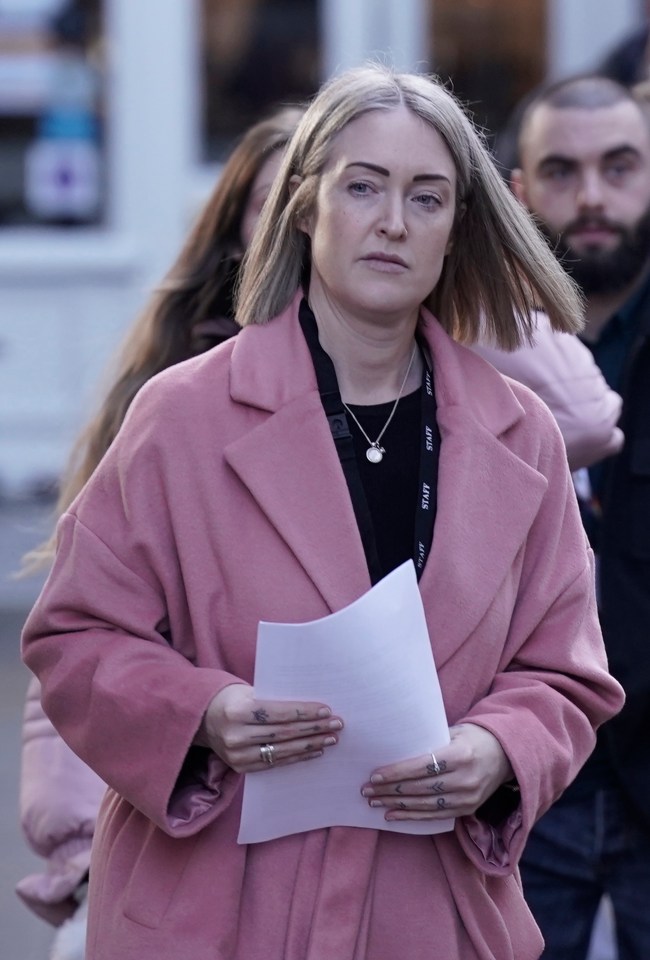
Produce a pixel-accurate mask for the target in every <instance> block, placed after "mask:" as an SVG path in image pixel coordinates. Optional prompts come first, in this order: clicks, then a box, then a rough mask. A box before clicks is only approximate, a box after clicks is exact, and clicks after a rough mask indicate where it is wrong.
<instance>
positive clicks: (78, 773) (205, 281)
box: [17, 107, 301, 960]
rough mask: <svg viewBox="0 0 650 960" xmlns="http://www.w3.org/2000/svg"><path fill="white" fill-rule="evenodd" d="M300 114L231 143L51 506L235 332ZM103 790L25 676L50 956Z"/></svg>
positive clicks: (68, 942) (69, 929)
mask: <svg viewBox="0 0 650 960" xmlns="http://www.w3.org/2000/svg"><path fill="white" fill-rule="evenodd" d="M300 116H301V110H300V109H299V108H297V107H296V108H292V107H285V108H281V109H278V110H277V111H276V112H275V113H273V114H272V115H270V116H269V117H268V118H267V119H264V120H262V121H260V122H259V123H257V124H255V125H254V126H253V127H252V128H250V129H249V130H248V132H247V133H246V134H245V135H244V136H243V138H242V139H241V141H240V143H239V144H238V145H237V146H236V147H235V149H234V150H233V152H232V154H231V155H230V157H229V159H228V161H227V162H226V164H225V166H224V168H223V170H222V171H221V174H220V176H219V180H218V182H217V184H216V186H215V188H214V191H213V193H212V195H211V197H210V198H209V200H208V201H207V203H206V205H205V207H204V209H203V211H202V213H201V214H200V216H199V217H198V219H197V222H196V224H195V226H194V227H193V229H192V231H191V232H190V234H189V235H188V238H187V240H186V242H185V244H184V247H183V249H182V251H181V253H180V255H179V257H178V259H177V260H176V263H175V264H174V266H173V267H172V268H171V270H170V271H169V273H168V274H167V276H166V278H165V280H164V281H163V282H162V284H161V286H160V288H159V290H158V291H157V292H156V293H155V295H154V296H153V297H152V299H151V302H150V303H149V304H148V306H147V307H146V308H145V310H144V311H143V313H142V314H141V316H140V317H139V318H138V319H137V320H136V321H135V323H134V324H133V327H132V328H131V330H130V332H129V334H128V337H127V339H126V342H125V345H124V347H123V350H122V352H121V355H120V359H119V363H118V366H117V370H116V372H115V375H114V380H113V385H112V387H111V388H110V390H109V391H108V394H107V396H106V399H105V400H104V402H103V404H102V406H101V409H100V410H99V412H98V413H97V415H96V416H95V417H94V419H93V420H92V421H91V422H90V423H89V424H88V425H87V427H86V428H85V430H84V431H83V433H82V434H81V436H80V438H79V440H78V442H77V444H76V446H75V448H74V451H73V455H72V457H71V461H70V467H69V470H68V473H67V476H66V477H65V478H64V482H63V484H62V489H61V495H60V498H59V503H58V512H59V513H63V512H65V510H66V509H67V508H68V507H69V505H70V504H71V503H72V501H73V500H74V498H75V497H76V495H77V494H78V493H79V491H80V490H81V488H82V487H83V485H84V483H85V482H86V480H87V479H88V477H89V476H90V475H91V474H92V472H93V470H94V469H95V467H96V466H97V464H98V463H99V461H100V460H101V458H102V457H103V455H104V453H105V452H106V450H107V449H108V447H109V446H110V444H111V443H112V441H113V439H114V438H115V436H116V434H117V432H118V430H119V428H120V426H121V424H122V421H123V419H124V417H125V415H126V412H127V410H128V408H129V406H130V405H131V402H132V400H133V398H134V397H135V395H136V393H137V392H138V391H139V390H140V388H141V387H142V386H143V385H144V384H145V383H146V382H147V380H149V379H150V377H152V376H154V374H156V373H158V372H159V371H161V370H165V369H166V368H167V367H170V366H172V365H173V364H175V363H179V362H180V361H182V360H186V359H187V358H188V357H191V356H195V355H197V354H200V353H203V352H204V351H205V350H208V349H210V348H211V347H213V346H216V345H217V344H219V343H223V342H224V341H225V340H227V339H228V338H229V337H231V336H233V335H234V334H236V333H237V332H238V331H239V329H240V328H239V327H238V326H237V324H236V323H235V322H234V309H233V287H234V285H235V283H236V279H237V275H238V271H239V266H240V262H241V258H242V255H243V253H244V251H245V250H246V248H247V246H248V244H249V243H250V240H251V237H252V234H253V230H254V228H255V225H256V222H257V219H258V217H259V214H260V211H261V209H262V206H263V204H264V201H265V200H266V197H267V195H268V193H269V190H270V188H271V184H272V182H273V178H274V177H275V174H276V172H277V169H278V166H279V162H280V159H281V156H282V152H283V150H284V148H285V146H286V144H287V142H288V140H289V138H290V136H291V134H292V133H293V131H294V129H295V127H296V125H297V122H298V120H299V118H300ZM54 549H55V544H54V537H53V538H52V539H51V540H50V541H49V542H47V543H46V544H44V545H43V546H42V547H41V548H39V549H38V550H35V551H34V552H33V553H32V554H31V555H30V556H29V558H28V560H29V563H30V566H32V567H34V566H40V565H42V564H47V563H49V562H51V560H52V557H53V555H54ZM105 789H106V786H105V784H104V782H103V781H102V780H101V779H100V778H99V777H98V776H97V774H96V773H94V771H93V770H91V769H90V767H88V766H86V764H84V763H83V762H82V761H81V760H80V759H79V758H78V757H77V756H76V755H75V754H74V753H73V752H72V751H71V750H70V748H69V747H68V746H67V744H66V743H65V742H64V741H63V740H62V739H61V738H60V737H59V735H58V734H57V733H56V731H55V730H54V728H53V727H52V725H51V723H50V722H49V720H48V719H47V717H46V716H45V714H44V713H43V710H42V707H41V704H40V688H39V684H38V682H37V681H36V680H35V679H34V680H32V682H31V684H30V686H29V689H28V694H27V702H26V708H25V721H24V733H23V754H22V770H21V791H20V808H21V823H22V828H23V831H24V833H25V836H26V838H27V840H28V842H29V843H30V845H31V847H32V849H33V850H34V851H35V852H36V853H38V854H39V855H40V856H42V857H44V858H46V860H47V869H46V870H45V871H44V872H43V873H38V874H34V875H32V876H28V877H25V878H24V879H23V880H22V881H21V882H20V883H19V884H18V888H17V890H18V893H19V895H20V896H21V898H22V899H23V900H24V901H25V902H26V903H27V904H28V905H29V906H30V907H31V908H32V909H33V910H34V911H35V912H36V913H37V914H39V915H40V916H42V917H44V918H45V919H46V920H47V921H49V922H50V923H53V924H55V925H57V926H58V925H60V924H62V926H61V927H60V930H59V932H58V933H57V936H56V937H55V941H54V945H53V949H52V955H51V956H52V960H77V958H82V957H83V944H84V940H85V929H86V893H87V878H88V870H89V864H90V849H91V843H92V838H93V834H94V831H95V823H96V819H97V812H98V809H99V805H100V802H101V799H102V797H103V795H104V792H105Z"/></svg>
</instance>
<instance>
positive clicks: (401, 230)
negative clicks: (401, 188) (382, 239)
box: [378, 194, 407, 240]
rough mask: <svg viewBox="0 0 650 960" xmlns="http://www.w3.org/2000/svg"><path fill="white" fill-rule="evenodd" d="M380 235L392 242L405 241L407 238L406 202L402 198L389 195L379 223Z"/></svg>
mask: <svg viewBox="0 0 650 960" xmlns="http://www.w3.org/2000/svg"><path fill="white" fill-rule="evenodd" d="M378 226H379V233H380V234H383V235H384V236H386V237H388V238H389V239H390V240H403V239H404V237H405V236H406V233H407V230H406V219H405V216H404V201H403V199H402V197H401V196H397V195H396V194H395V195H390V194H389V195H387V196H386V198H385V203H384V205H383V208H382V212H381V218H380V221H379V225H378Z"/></svg>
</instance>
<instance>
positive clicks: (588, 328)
mask: <svg viewBox="0 0 650 960" xmlns="http://www.w3.org/2000/svg"><path fill="white" fill-rule="evenodd" d="M649 272H650V265H647V266H646V267H645V268H644V269H643V270H642V271H641V273H640V274H639V276H638V277H637V278H636V279H635V280H633V281H632V283H630V284H628V286H627V287H625V288H624V289H623V290H618V291H617V292H616V293H611V294H601V295H599V296H593V295H592V296H590V297H588V298H587V302H586V306H585V325H584V329H583V331H582V337H583V339H584V340H586V341H587V342H588V343H595V342H596V340H598V338H599V336H600V334H601V333H602V331H603V329H604V328H605V327H606V326H607V324H608V323H609V321H610V320H611V318H612V317H613V316H614V315H615V314H616V313H617V312H618V311H619V310H620V309H621V307H622V306H624V305H625V304H626V303H627V301H628V300H629V299H630V297H632V296H633V295H634V294H635V293H636V292H637V290H639V289H640V288H641V287H642V285H643V284H644V283H645V281H646V279H647V277H648V273H649Z"/></svg>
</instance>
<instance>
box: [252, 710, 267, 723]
mask: <svg viewBox="0 0 650 960" xmlns="http://www.w3.org/2000/svg"><path fill="white" fill-rule="evenodd" d="M253 720H254V721H255V723H268V721H269V715H268V713H267V712H266V710H264V709H261V710H253Z"/></svg>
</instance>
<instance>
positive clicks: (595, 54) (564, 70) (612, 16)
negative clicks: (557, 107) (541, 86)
mask: <svg viewBox="0 0 650 960" xmlns="http://www.w3.org/2000/svg"><path fill="white" fill-rule="evenodd" d="M547 3H548V14H547V15H548V76H549V79H556V78H560V77H563V76H565V75H567V74H570V73H577V72H580V71H582V70H590V69H591V68H592V67H594V66H595V65H596V64H597V63H598V62H599V61H600V60H601V59H602V57H603V56H604V55H605V54H606V53H607V52H608V51H609V50H610V49H611V47H613V46H614V45H615V44H616V43H617V42H618V41H619V40H621V39H622V38H623V37H624V36H625V35H626V34H627V33H629V32H630V31H631V30H633V29H634V27H635V26H637V25H639V24H640V23H641V9H640V4H639V0H547Z"/></svg>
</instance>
